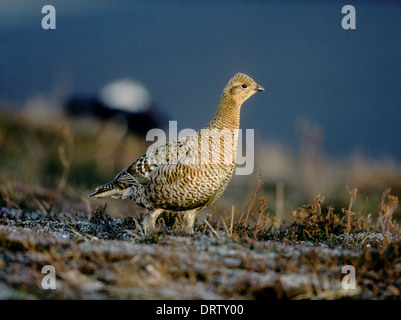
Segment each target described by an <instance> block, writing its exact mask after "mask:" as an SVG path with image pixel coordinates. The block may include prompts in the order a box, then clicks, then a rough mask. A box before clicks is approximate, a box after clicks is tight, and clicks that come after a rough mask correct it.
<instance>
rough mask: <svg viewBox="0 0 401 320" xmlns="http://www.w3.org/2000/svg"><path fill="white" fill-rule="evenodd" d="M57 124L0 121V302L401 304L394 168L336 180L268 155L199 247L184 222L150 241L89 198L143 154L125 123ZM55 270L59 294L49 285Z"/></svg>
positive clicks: (122, 216)
mask: <svg viewBox="0 0 401 320" xmlns="http://www.w3.org/2000/svg"><path fill="white" fill-rule="evenodd" d="M58 120H59V121H54V122H53V123H52V125H49V124H48V125H46V126H44V125H43V124H40V123H33V122H30V121H27V120H26V119H23V118H21V117H19V116H15V115H14V116H12V115H10V114H2V115H0V152H1V154H2V165H1V167H0V299H8V298H22V299H30V298H39V299H80V298H87V299H93V298H95V299H96V298H97V299H110V298H112V299H124V298H125V299H160V298H164V299H176V298H180V299H214V298H218V299H265V298H280V299H343V298H347V299H355V298H357V299H399V298H400V296H401V293H400V291H399V289H398V288H400V287H401V283H400V279H401V277H400V275H401V274H400V273H401V268H400V266H401V260H400V254H399V252H400V248H401V247H400V244H401V242H400V241H401V235H400V229H399V225H398V224H399V217H400V213H399V212H400V208H399V206H398V197H397V195H399V194H400V192H401V186H400V181H401V179H399V177H400V175H399V171H398V170H399V168H398V167H397V166H395V165H393V166H388V165H387V164H386V163H385V164H383V165H381V166H379V165H377V164H375V165H374V166H373V167H372V166H369V163H368V162H367V161H365V160H364V159H359V160H357V161H358V163H359V164H361V165H360V166H358V165H356V164H355V163H354V164H351V165H344V163H342V165H341V170H340V169H339V168H340V164H339V163H338V162H337V161H330V159H324V158H322V157H321V156H318V155H319V152H317V151H316V150H313V145H312V146H311V145H308V146H307V148H306V147H305V150H310V156H308V152H306V151H305V150H304V151H303V153H302V157H301V158H302V161H299V162H298V161H297V160H296V159H297V157H295V156H292V155H291V154H287V153H286V152H284V151H283V150H284V149H282V148H276V149H275V148H268V149H266V150H267V151H268V150H270V151H269V152H267V151H266V152H265V151H263V150H262V151H261V152H260V153H259V155H257V163H256V165H260V164H261V161H262V160H261V159H264V160H265V164H269V165H267V167H269V168H273V169H274V172H272V171H270V169H269V168H267V169H266V168H264V170H263V175H262V173H259V175H258V176H257V177H256V180H255V179H254V178H249V177H247V180H246V182H244V183H240V182H241V179H239V178H238V177H237V178H236V179H234V181H233V185H232V187H230V188H229V189H228V190H227V193H226V194H225V197H224V198H223V199H222V200H221V201H219V202H218V203H217V205H216V206H212V207H211V208H210V209H209V210H210V211H209V212H207V213H203V214H201V215H200V216H199V217H198V220H197V221H196V224H195V232H194V234H193V235H192V236H183V235H182V233H181V229H182V228H181V227H182V217H181V216H180V215H162V216H161V217H160V218H159V219H158V221H157V223H156V225H157V228H156V230H155V231H154V232H153V233H152V234H151V235H147V236H145V235H144V233H143V230H142V229H141V222H142V219H143V216H144V214H146V212H145V211H144V210H143V209H140V208H138V207H137V206H135V205H134V204H132V203H131V202H129V201H113V200H109V201H107V202H102V201H98V202H93V201H92V200H88V198H87V197H86V195H87V194H88V193H89V190H90V189H92V188H93V186H97V185H98V184H99V183H102V182H105V181H107V180H109V179H110V177H113V176H114V175H115V173H117V172H118V171H119V170H120V169H121V168H123V167H125V166H126V165H129V164H130V163H131V161H132V160H133V159H135V158H137V157H138V156H139V155H140V154H142V153H143V152H144V151H145V148H146V146H147V145H146V143H145V142H143V141H142V140H140V139H139V138H137V137H134V136H131V135H129V134H125V133H124V132H119V128H118V126H117V124H115V123H114V124H113V123H109V124H106V123H100V122H96V121H90V122H87V123H86V124H87V125H86V126H82V125H79V124H78V123H74V122H72V121H70V120H69V119H68V118H64V117H61V116H60V118H59V119H58ZM311 148H312V149H311ZM272 150H273V151H274V150H275V151H274V152H272ZM116 153H117V154H119V155H120V157H118V159H117V158H116V157H115V154H116ZM317 159H318V161H319V165H318V166H314V165H313V164H314V163H315V164H316V161H317ZM352 161H356V160H352ZM352 161H351V162H352ZM345 163H348V162H347V161H346V162H345ZM270 164H271V167H270ZM385 166H387V169H386V170H385V169H384V167H385ZM260 167H263V165H260ZM294 168H298V169H299V171H297V170H295V171H291V170H294ZM302 168H304V169H302ZM333 168H335V170H334V169H333ZM355 168H358V170H356V171H355ZM302 170H304V171H302ZM312 171H313V172H312ZM300 172H303V173H302V174H301V173H300ZM308 172H309V173H308ZM390 172H391V174H390ZM280 173H282V174H281V175H280ZM339 173H341V174H339ZM305 174H306V176H308V174H310V175H309V177H310V178H311V179H314V181H313V182H311V184H310V185H309V184H308V183H307V182H305V181H304V182H302V183H300V181H303V180H302V179H301V177H305ZM339 175H340V176H341V177H339ZM262 176H264V177H269V180H264V179H263V178H262ZM344 177H345V178H346V179H345V178H344ZM242 178H244V177H242ZM242 182H243V180H242ZM347 185H353V186H355V187H353V188H348V187H346V186H347ZM242 186H245V188H242ZM300 186H301V187H300ZM328 186H329V187H328ZM390 187H391V189H390ZM316 188H318V189H320V190H322V193H321V194H324V195H325V197H323V196H322V195H320V194H319V191H318V192H315V193H312V192H314V191H316ZM383 190H384V191H383ZM323 191H325V192H323ZM326 191H327V193H326ZM312 194H313V197H311V195H312ZM232 199H235V200H232ZM326 199H329V200H326ZM304 203H309V204H304ZM106 204H107V205H106ZM233 204H234V205H233ZM238 208H240V209H238ZM294 208H295V209H294ZM48 264H50V265H52V266H54V267H55V270H56V273H57V286H58V289H56V290H44V289H42V288H41V286H40V283H41V279H42V278H43V274H42V273H41V270H42V267H43V266H45V265H48ZM344 265H352V266H354V267H355V269H356V275H357V279H356V280H357V289H355V290H344V289H343V288H342V286H341V277H342V276H343V275H342V273H341V268H342V267H343V266H344Z"/></svg>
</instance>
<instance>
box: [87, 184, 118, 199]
mask: <svg viewBox="0 0 401 320" xmlns="http://www.w3.org/2000/svg"><path fill="white" fill-rule="evenodd" d="M124 191H125V190H124V189H122V188H121V187H120V188H119V186H118V183H115V182H114V181H112V182H109V183H106V184H104V185H102V186H99V187H97V188H96V189H95V192H94V193H92V194H90V195H89V197H93V198H95V199H99V198H113V199H121V198H122V197H123V193H124Z"/></svg>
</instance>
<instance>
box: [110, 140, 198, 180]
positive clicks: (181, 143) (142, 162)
mask: <svg viewBox="0 0 401 320" xmlns="http://www.w3.org/2000/svg"><path fill="white" fill-rule="evenodd" d="M196 137H197V136H187V137H184V138H181V139H178V140H175V141H172V142H170V143H167V144H165V145H162V146H160V147H157V148H155V149H153V150H151V151H149V152H147V153H145V154H144V155H143V156H142V157H140V158H139V159H138V160H137V161H135V162H134V163H133V164H131V165H130V166H129V167H128V168H127V169H125V170H123V171H121V172H120V173H119V174H118V175H117V176H116V177H115V178H114V181H115V182H120V183H123V184H128V185H130V184H138V183H139V184H143V185H145V184H148V183H149V182H150V181H151V177H152V175H153V174H154V173H155V172H157V171H158V169H160V167H163V168H166V169H167V168H170V169H171V168H173V167H176V165H177V164H178V163H180V164H182V162H183V158H185V160H187V161H188V159H187V158H188V157H189V156H188V154H189V151H192V152H191V154H194V151H196V149H195V148H194V147H193V146H194V145H195V143H197V139H196ZM187 151H188V152H187ZM169 171H170V170H165V173H166V174H167V172H169Z"/></svg>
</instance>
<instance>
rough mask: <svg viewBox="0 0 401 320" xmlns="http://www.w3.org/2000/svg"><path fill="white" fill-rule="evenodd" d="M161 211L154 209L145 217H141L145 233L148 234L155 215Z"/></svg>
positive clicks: (155, 217)
mask: <svg viewBox="0 0 401 320" xmlns="http://www.w3.org/2000/svg"><path fill="white" fill-rule="evenodd" d="M162 212H163V209H156V210H155V211H153V212H151V213H149V214H148V215H147V216H146V217H145V219H143V222H142V226H143V230H144V232H145V234H149V232H150V231H152V230H153V229H154V228H155V223H156V220H157V217H158V216H159V215H160V214H161V213H162Z"/></svg>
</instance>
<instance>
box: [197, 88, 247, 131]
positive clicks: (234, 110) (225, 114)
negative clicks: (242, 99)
mask: <svg viewBox="0 0 401 320" xmlns="http://www.w3.org/2000/svg"><path fill="white" fill-rule="evenodd" d="M240 110H241V104H239V103H238V102H236V101H234V100H233V99H230V98H229V97H227V96H225V95H224V94H223V96H222V97H221V99H220V102H219V105H218V107H217V110H216V113H215V115H214V117H213V119H212V120H211V121H210V122H209V124H208V125H207V126H206V127H205V129H218V130H222V129H238V128H239V118H240Z"/></svg>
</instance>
